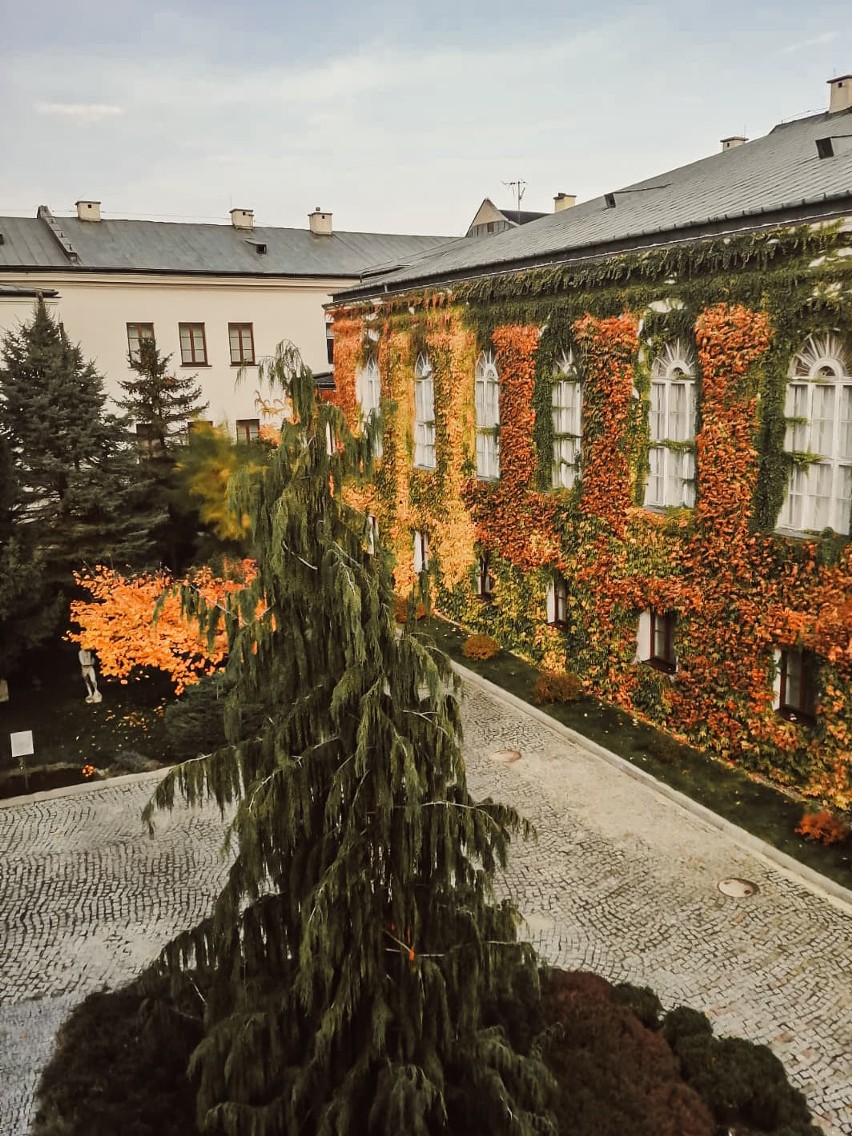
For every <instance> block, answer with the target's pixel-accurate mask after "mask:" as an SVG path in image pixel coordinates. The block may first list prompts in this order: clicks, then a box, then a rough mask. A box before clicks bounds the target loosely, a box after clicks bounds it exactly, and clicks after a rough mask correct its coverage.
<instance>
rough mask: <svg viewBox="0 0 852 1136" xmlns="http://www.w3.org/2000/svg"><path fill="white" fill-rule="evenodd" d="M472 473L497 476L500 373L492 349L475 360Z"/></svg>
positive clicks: (482, 476)
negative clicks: (474, 417)
mask: <svg viewBox="0 0 852 1136" xmlns="http://www.w3.org/2000/svg"><path fill="white" fill-rule="evenodd" d="M474 382H475V387H474V390H475V398H474V402H475V407H476V476H477V477H481V478H483V479H484V480H486V481H496V480H497V478H499V476H500V376H499V374H498V372H497V364H496V362H495V360H494V353H493V352H492V351H483V352H482V353H481V354H480V356H479V358H478V359H477V360H476V373H475V376H474Z"/></svg>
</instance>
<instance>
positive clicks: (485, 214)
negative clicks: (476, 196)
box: [467, 197, 547, 236]
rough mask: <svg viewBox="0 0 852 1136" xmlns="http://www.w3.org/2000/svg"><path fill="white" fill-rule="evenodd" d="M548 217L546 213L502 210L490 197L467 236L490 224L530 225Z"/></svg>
mask: <svg viewBox="0 0 852 1136" xmlns="http://www.w3.org/2000/svg"><path fill="white" fill-rule="evenodd" d="M546 216H547V214H546V213H535V212H533V211H532V210H529V209H500V208H499V207H498V206H497V205H495V204H494V202H493V201H492V200H491V198H490V197H485V198H483V201H482V204H481V205H480V206H479V208H478V209H477V211H476V213H475V214H474V218H473V220H472V221H471V223H470V224H469V225H468V227H467V236H472V235H474V233H473V230H474V229H476V228H478V227H479V226H480V225H484V224H487V223H488V222H493V221H505V222H507V223H508V224H509V225H528V224H529V222H530V221H538V220H539V219H540V218H541V217H546Z"/></svg>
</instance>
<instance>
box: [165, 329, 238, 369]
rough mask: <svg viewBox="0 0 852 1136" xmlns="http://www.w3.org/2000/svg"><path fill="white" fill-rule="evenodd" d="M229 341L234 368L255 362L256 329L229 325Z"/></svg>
mask: <svg viewBox="0 0 852 1136" xmlns="http://www.w3.org/2000/svg"><path fill="white" fill-rule="evenodd" d="M196 326H199V325H196ZM228 339H229V341H230V345H231V366H232V367H239V366H242V365H243V364H245V363H253V362H254V328H253V325H252V324H250V323H229V324H228ZM181 349H182V348H181Z"/></svg>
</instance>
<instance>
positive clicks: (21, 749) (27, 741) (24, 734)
mask: <svg viewBox="0 0 852 1136" xmlns="http://www.w3.org/2000/svg"><path fill="white" fill-rule="evenodd" d="M9 741H10V742H11V743H12V757H28V756H29V754H31V753H35V748H34V747H33V732H32V730H21V731H20V732H19V733H17V734H9Z"/></svg>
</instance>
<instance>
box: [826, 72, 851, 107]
mask: <svg viewBox="0 0 852 1136" xmlns="http://www.w3.org/2000/svg"><path fill="white" fill-rule="evenodd" d="M828 85H829V87H830V88H831V96H830V98H829V102H828V113H829V114H837V112H838V111H840V110H849V108H850V107H852V75H838V76H837V78H836V79H829V80H828Z"/></svg>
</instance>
